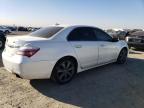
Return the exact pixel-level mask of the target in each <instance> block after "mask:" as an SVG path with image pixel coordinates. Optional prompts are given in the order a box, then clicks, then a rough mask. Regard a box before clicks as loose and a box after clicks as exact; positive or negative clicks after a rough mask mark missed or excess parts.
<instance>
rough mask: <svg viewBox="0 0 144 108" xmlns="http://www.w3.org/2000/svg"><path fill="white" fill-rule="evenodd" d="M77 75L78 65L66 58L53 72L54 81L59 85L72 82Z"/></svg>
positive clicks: (59, 62)
mask: <svg viewBox="0 0 144 108" xmlns="http://www.w3.org/2000/svg"><path fill="white" fill-rule="evenodd" d="M76 73H77V65H76V63H75V61H74V60H73V59H69V58H65V59H62V60H60V61H58V63H57V64H56V65H55V67H54V69H53V72H52V76H51V77H52V79H53V80H55V81H56V82H57V83H59V84H66V83H68V82H70V81H71V80H72V79H73V77H74V76H75V74H76Z"/></svg>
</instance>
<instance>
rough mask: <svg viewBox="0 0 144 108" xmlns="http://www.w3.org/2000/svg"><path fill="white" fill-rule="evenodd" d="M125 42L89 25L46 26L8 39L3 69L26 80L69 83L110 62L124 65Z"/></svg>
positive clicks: (126, 52)
mask: <svg viewBox="0 0 144 108" xmlns="http://www.w3.org/2000/svg"><path fill="white" fill-rule="evenodd" d="M127 54H128V47H127V43H126V42H125V41H119V40H118V39H114V38H112V37H111V36H109V35H108V34H107V33H105V32H104V31H102V30H101V29H98V28H95V27H90V26H69V27H48V28H43V29H40V30H37V31H36V32H33V33H31V34H29V35H27V36H17V37H8V38H7V42H6V48H5V50H4V52H3V53H2V57H3V64H4V66H5V68H6V69H7V70H8V71H10V72H13V73H16V74H18V75H19V76H20V77H22V78H26V79H44V78H52V79H54V80H55V81H57V82H58V83H61V84H63V83H67V82H69V81H70V80H71V79H72V78H73V77H74V75H75V74H76V73H77V72H82V71H84V70H87V69H90V68H94V67H98V66H101V65H105V64H108V63H112V62H117V63H120V64H123V63H125V62H126V59H127Z"/></svg>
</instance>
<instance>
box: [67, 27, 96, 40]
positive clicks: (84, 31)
mask: <svg viewBox="0 0 144 108" xmlns="http://www.w3.org/2000/svg"><path fill="white" fill-rule="evenodd" d="M95 40H96V36H95V33H94V31H93V29H92V28H89V27H79V28H76V29H74V30H73V31H72V32H71V33H70V34H69V36H68V41H95Z"/></svg>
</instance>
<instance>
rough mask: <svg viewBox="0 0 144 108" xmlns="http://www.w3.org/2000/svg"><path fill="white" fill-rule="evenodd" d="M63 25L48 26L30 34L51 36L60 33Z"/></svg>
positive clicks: (43, 36) (44, 36)
mask: <svg viewBox="0 0 144 108" xmlns="http://www.w3.org/2000/svg"><path fill="white" fill-rule="evenodd" d="M61 29H63V27H47V28H42V29H40V30H37V31H35V32H33V33H31V34H30V36H34V37H42V38H50V37H52V36H53V35H55V34H56V33H58V32H59V31H60V30H61Z"/></svg>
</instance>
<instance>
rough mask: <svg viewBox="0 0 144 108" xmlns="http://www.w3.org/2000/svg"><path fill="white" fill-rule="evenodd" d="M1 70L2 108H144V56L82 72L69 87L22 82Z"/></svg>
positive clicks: (136, 54) (38, 82) (136, 56)
mask: <svg viewBox="0 0 144 108" xmlns="http://www.w3.org/2000/svg"><path fill="white" fill-rule="evenodd" d="M0 66H1V68H0V108H73V107H83V108H144V53H140V52H131V54H130V55H129V59H128V61H127V63H126V64H124V65H118V64H115V63H113V64H109V65H106V66H102V67H99V68H95V69H91V70H88V71H85V72H82V73H80V74H78V75H77V76H76V77H75V78H74V79H73V80H72V82H70V83H68V84H66V85H58V84H56V83H54V82H52V81H50V80H31V81H29V80H24V79H20V78H17V77H16V76H15V75H13V74H11V73H9V72H7V71H6V70H5V69H4V68H3V66H2V62H1V61H0Z"/></svg>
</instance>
